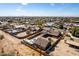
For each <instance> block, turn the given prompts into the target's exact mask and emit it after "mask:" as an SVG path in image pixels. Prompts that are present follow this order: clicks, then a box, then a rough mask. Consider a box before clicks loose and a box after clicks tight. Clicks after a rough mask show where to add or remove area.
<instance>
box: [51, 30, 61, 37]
mask: <svg viewBox="0 0 79 59" xmlns="http://www.w3.org/2000/svg"><path fill="white" fill-rule="evenodd" d="M49 33H50V34H51V35H53V36H59V34H60V31H58V30H53V29H51V30H50V31H49Z"/></svg>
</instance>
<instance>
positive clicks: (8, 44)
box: [0, 30, 40, 56]
mask: <svg viewBox="0 0 79 59" xmlns="http://www.w3.org/2000/svg"><path fill="white" fill-rule="evenodd" d="M0 35H4V39H2V40H0V53H1V51H2V50H3V52H4V53H9V52H14V53H15V54H16V55H19V56H33V55H34V56H39V55H40V53H38V52H37V51H35V50H33V49H31V48H29V47H27V46H25V45H23V44H21V43H20V41H21V40H20V39H17V38H15V37H13V36H11V35H9V34H8V33H5V32H3V31H1V30H0Z"/></svg>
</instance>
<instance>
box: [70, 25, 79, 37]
mask: <svg viewBox="0 0 79 59" xmlns="http://www.w3.org/2000/svg"><path fill="white" fill-rule="evenodd" d="M71 33H72V35H73V36H76V37H79V27H76V26H74V27H72V28H71Z"/></svg>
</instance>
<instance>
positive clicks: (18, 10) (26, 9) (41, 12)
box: [0, 3, 79, 17]
mask: <svg viewBox="0 0 79 59" xmlns="http://www.w3.org/2000/svg"><path fill="white" fill-rule="evenodd" d="M0 16H77V17H78V16H79V3H25V4H21V3H0Z"/></svg>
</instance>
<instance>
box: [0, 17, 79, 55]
mask: <svg viewBox="0 0 79 59" xmlns="http://www.w3.org/2000/svg"><path fill="white" fill-rule="evenodd" d="M0 55H4V56H6V55H12V56H79V17H49V16H45V17H41V16H40V17H27V16H22V17H20V16H2V17H1V16H0Z"/></svg>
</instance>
